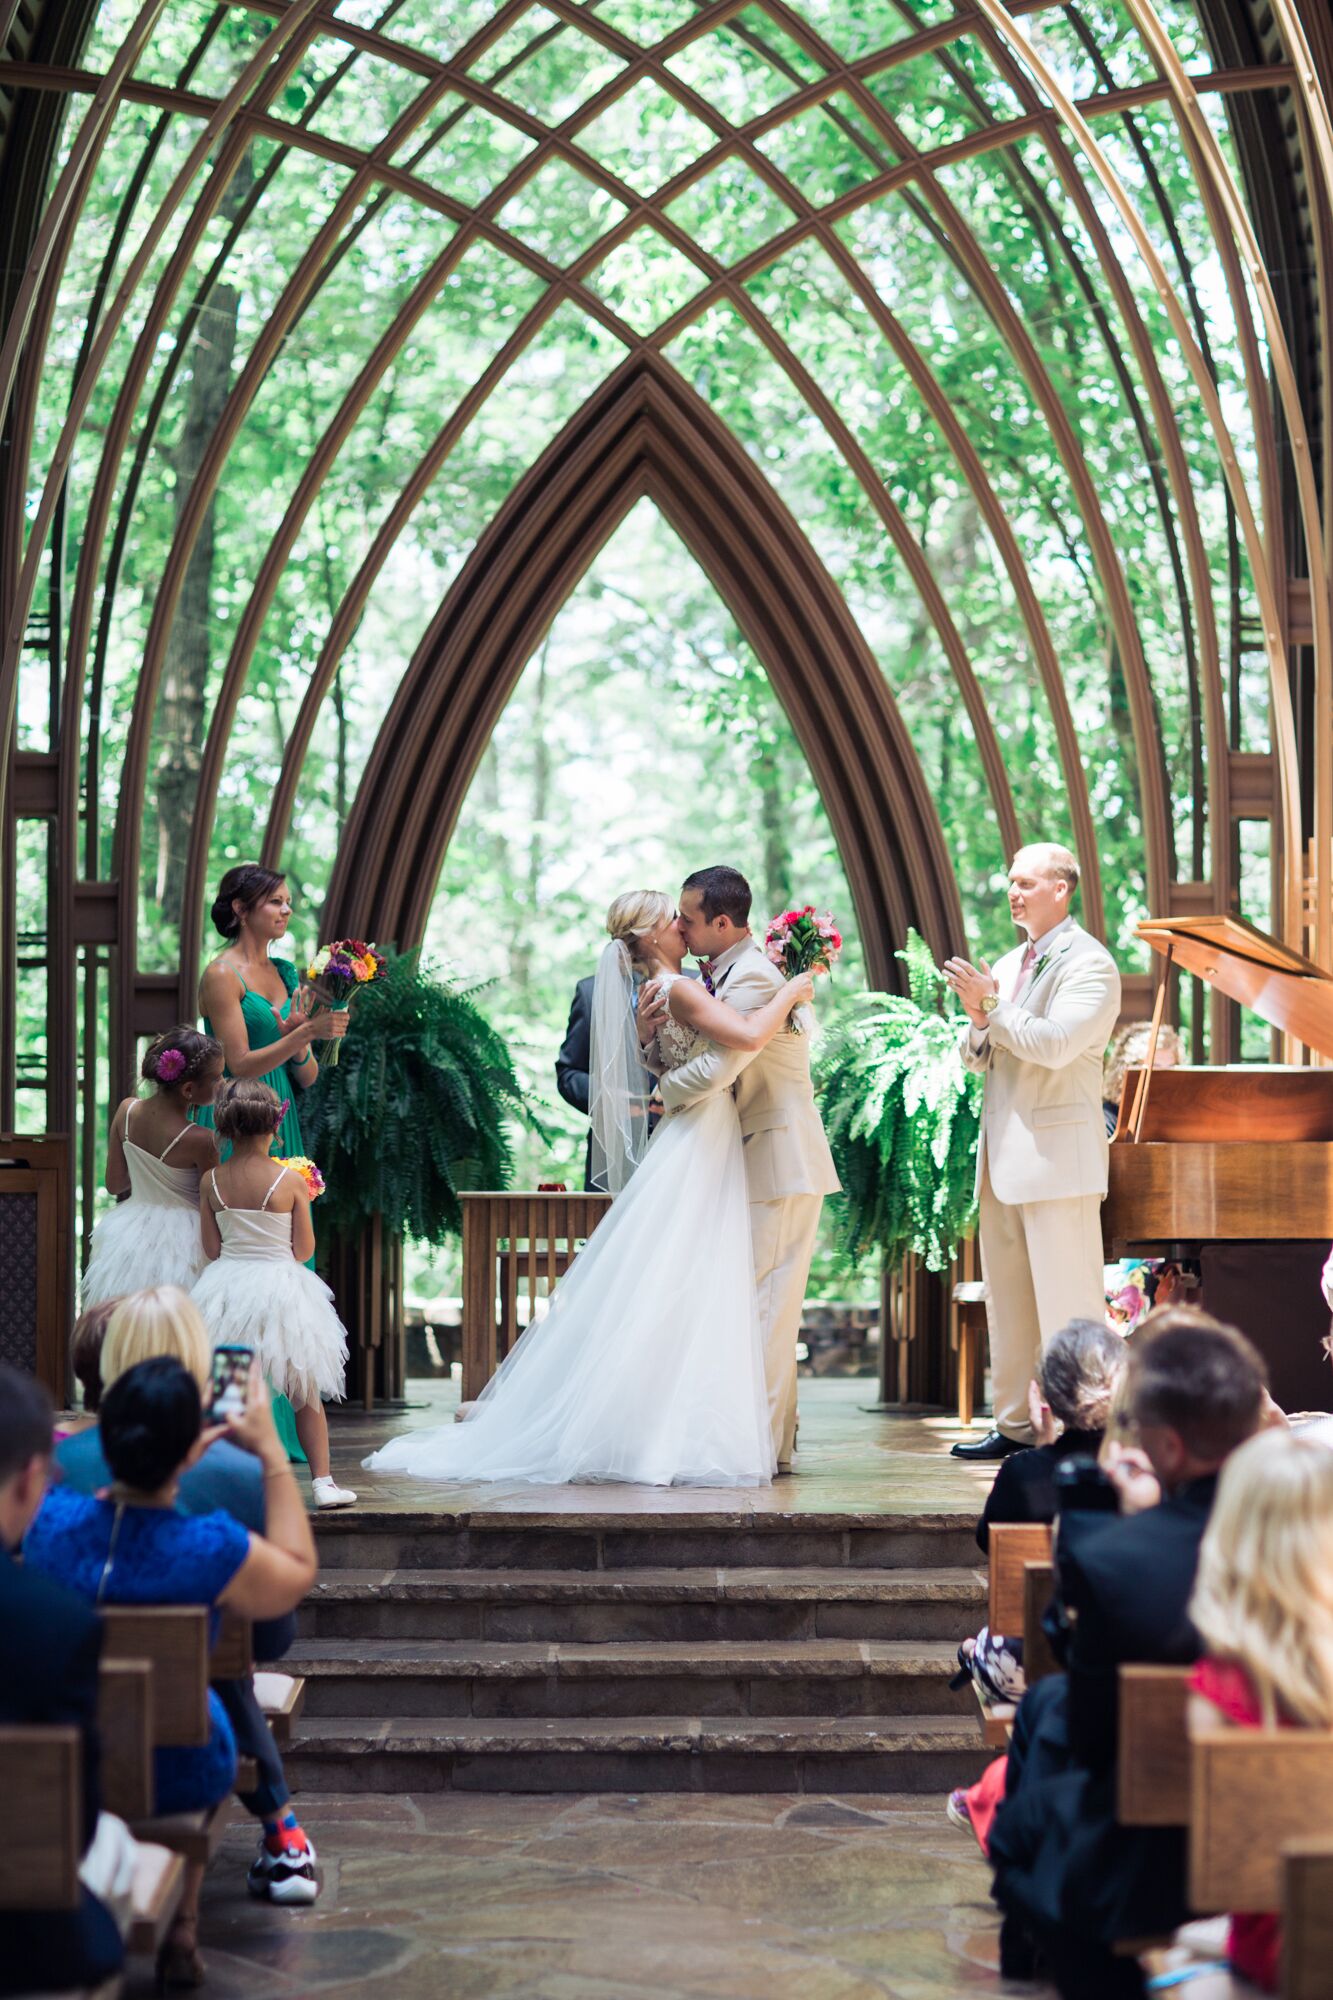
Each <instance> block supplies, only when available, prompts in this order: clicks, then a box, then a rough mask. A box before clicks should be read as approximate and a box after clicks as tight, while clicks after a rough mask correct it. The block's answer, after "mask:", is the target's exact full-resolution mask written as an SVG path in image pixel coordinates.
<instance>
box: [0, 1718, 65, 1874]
mask: <svg viewBox="0 0 1333 2000" xmlns="http://www.w3.org/2000/svg"><path fill="white" fill-rule="evenodd" d="M81 1766H82V1746H81V1744H80V1742H79V1732H78V1730H77V1729H70V1728H46V1727H42V1726H39V1725H37V1724H21V1723H14V1724H6V1725H4V1726H3V1727H0V1790H2V1791H3V1796H4V1800H5V1807H6V1812H7V1814H8V1815H9V1819H10V1825H11V1827H21V1828H22V1838H21V1839H18V1840H5V1841H0V1909H4V1910H76V1909H77V1908H78V1906H79V1845H80V1841H79V1835H80V1816H81V1813H82V1809H83V1808H82V1804H81V1800H80V1789H81V1784H82V1770H81Z"/></svg>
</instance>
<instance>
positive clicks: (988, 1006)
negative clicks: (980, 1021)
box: [981, 993, 1000, 1014]
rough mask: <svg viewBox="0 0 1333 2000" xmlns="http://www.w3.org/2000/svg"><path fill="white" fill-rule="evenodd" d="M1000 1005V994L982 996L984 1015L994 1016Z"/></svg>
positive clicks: (984, 994)
mask: <svg viewBox="0 0 1333 2000" xmlns="http://www.w3.org/2000/svg"><path fill="white" fill-rule="evenodd" d="M999 1004H1000V996H999V994H998V993H983V994H982V996H981V1011H982V1013H983V1014H993V1013H994V1012H995V1009H996V1008H997V1007H998V1006H999Z"/></svg>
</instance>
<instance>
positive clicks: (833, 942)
mask: <svg viewBox="0 0 1333 2000" xmlns="http://www.w3.org/2000/svg"><path fill="white" fill-rule="evenodd" d="M764 950H765V951H766V952H767V954H768V956H769V958H770V959H771V960H772V961H773V963H774V965H776V966H777V968H778V970H779V972H784V973H785V974H786V976H787V978H788V979H795V977H796V975H797V974H798V973H800V972H813V973H820V972H826V973H827V972H832V970H833V968H834V966H835V965H836V964H837V962H838V959H839V957H840V956H841V953H842V932H841V931H840V930H839V929H838V926H837V925H836V924H835V923H834V921H833V912H832V911H831V910H825V912H824V914H823V916H820V915H819V913H818V911H817V910H816V909H815V906H814V904H813V903H806V904H805V906H804V907H803V908H802V909H799V910H784V911H783V913H782V915H781V916H780V917H774V918H773V920H772V922H771V923H770V924H769V926H768V929H767V930H766V931H765V932H764ZM799 1012H800V1009H799V1008H798V1009H797V1010H796V1013H795V1014H793V1015H792V1018H791V1020H790V1022H789V1023H788V1026H789V1027H790V1029H791V1031H792V1033H793V1034H796V1035H799V1034H802V1033H804V1030H803V1029H802V1027H801V1025H800V1022H799V1020H798V1019H797V1014H799Z"/></svg>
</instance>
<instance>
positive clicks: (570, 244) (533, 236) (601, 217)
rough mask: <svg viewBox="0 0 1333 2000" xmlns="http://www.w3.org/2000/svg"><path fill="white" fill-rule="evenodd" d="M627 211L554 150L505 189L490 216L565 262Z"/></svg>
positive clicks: (542, 251)
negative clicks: (527, 176) (512, 190)
mask: <svg viewBox="0 0 1333 2000" xmlns="http://www.w3.org/2000/svg"><path fill="white" fill-rule="evenodd" d="M628 213H629V210H628V209H627V208H626V207H625V204H624V202H623V201H618V200H617V199H616V197H615V195H613V194H608V193H607V191H606V189H605V188H600V187H598V185H597V183H596V182H595V181H591V180H589V179H588V176H587V175H586V174H581V173H580V172H579V170H578V168H577V167H572V166H570V164H569V162H568V161H567V160H564V159H561V158H559V157H558V156H557V157H554V158H552V159H549V160H546V161H544V162H543V163H542V165H541V166H540V167H538V169H537V171H536V173H535V174H534V175H533V176H532V178H531V180H528V181H525V182H524V184H523V186H522V187H521V188H520V189H519V190H518V192H517V194H512V195H510V197H509V200H508V201H507V202H506V203H505V205H504V207H503V208H502V209H501V210H500V213H499V215H498V216H497V217H496V220H497V221H498V223H499V225H500V227H501V228H502V229H507V230H509V232H510V234H511V235H514V236H517V237H518V238H519V239H520V240H521V241H522V242H524V243H527V244H529V245H530V246H531V248H532V249H534V250H536V251H538V252H539V253H540V254H541V255H542V256H543V257H548V258H549V259H550V260H551V262H552V263H553V264H570V263H572V262H573V261H574V259H575V258H576V257H578V256H579V255H581V253H582V252H583V251H584V250H586V249H587V248H588V246H589V245H590V244H592V243H595V242H596V241H597V238H598V237H599V236H605V234H606V232H607V230H608V229H614V228H615V225H616V224H617V223H618V222H619V221H620V219H621V217H622V216H625V215H628Z"/></svg>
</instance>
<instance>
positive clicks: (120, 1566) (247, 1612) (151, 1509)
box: [24, 1355, 317, 1985]
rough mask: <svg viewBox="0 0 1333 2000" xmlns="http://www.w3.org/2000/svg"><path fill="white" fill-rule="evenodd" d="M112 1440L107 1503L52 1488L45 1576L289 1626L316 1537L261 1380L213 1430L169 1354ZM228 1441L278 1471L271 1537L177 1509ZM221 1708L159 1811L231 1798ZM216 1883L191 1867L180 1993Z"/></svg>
mask: <svg viewBox="0 0 1333 2000" xmlns="http://www.w3.org/2000/svg"><path fill="white" fill-rule="evenodd" d="M100 1431H101V1442H102V1450H103V1452H104V1454H105V1456H106V1462H107V1465H108V1467H109V1469H110V1472H111V1477H112V1482H113V1483H112V1484H111V1485H110V1486H109V1487H105V1488H103V1489H102V1491H101V1492H99V1493H97V1494H85V1493H76V1492H75V1491H73V1489H72V1488H70V1487H68V1486H56V1487H53V1488H52V1489H51V1491H50V1492H49V1493H48V1494H47V1496H46V1499H45V1500H44V1502H43V1503H42V1508H41V1511H40V1513H39V1514H38V1516H37V1518H36V1520H35V1521H34V1522H33V1524H32V1527H31V1528H30V1529H29V1530H28V1535H27V1539H26V1541H25V1543H24V1559H25V1561H26V1562H27V1563H28V1564H29V1565H30V1566H31V1567H32V1568H33V1569H34V1570H40V1571H43V1572H44V1573H45V1574H46V1575H47V1576H50V1577H54V1578H55V1579H56V1580H57V1581H58V1582H60V1583H63V1584H65V1585H66V1586H67V1587H68V1588H69V1589H71V1590H74V1591H77V1592H78V1594H79V1595H80V1596H82V1597H87V1598H89V1599H91V1600H92V1602H94V1603H95V1604H99V1605H100V1604H182V1605H183V1604H204V1605H207V1606H208V1607H209V1609H210V1611H212V1612H213V1613H214V1614H216V1612H217V1610H218V1607H219V1606H221V1605H223V1604H226V1605H228V1606H230V1607H231V1608H232V1609H234V1610H235V1611H237V1612H239V1613H240V1614H241V1616H242V1617H245V1618H279V1617H282V1616H283V1615H284V1613H286V1612H288V1611H292V1610H294V1609H295V1607H296V1606H297V1605H298V1604H299V1603H300V1601H301V1599H302V1598H303V1597H304V1596H305V1593H306V1591H307V1590H308V1589H309V1588H310V1586H311V1584H312V1583H313V1582H314V1580H315V1575H316V1570H317V1564H316V1560H315V1545H314V1538H313V1536H312V1534H311V1532H310V1522H309V1519H308V1517H307V1515H306V1511H305V1506H304V1504H303V1502H302V1499H301V1495H300V1491H299V1489H298V1487H297V1485H296V1480H295V1477H294V1475H293V1473H292V1470H291V1467H290V1465H289V1464H288V1461H287V1454H286V1452H285V1451H284V1450H283V1447H282V1445H281V1444H280V1442H279V1439H278V1434H277V1431H276V1430H275V1429H274V1425H273V1417H272V1413H271V1411H270V1409H269V1401H268V1395H267V1393H266V1391H265V1389H264V1386H263V1382H262V1379H261V1377H260V1375H259V1372H258V1370H257V1369H256V1370H254V1371H253V1372H252V1375H251V1381H250V1393H249V1401H248V1403H247V1407H246V1410H245V1414H244V1415H243V1416H242V1417H240V1418H236V1419H233V1420H232V1421H231V1422H230V1423H228V1424H226V1425H218V1426H215V1427H213V1428H211V1429H209V1430H204V1429H203V1427H202V1412H201V1406H200V1397H199V1385H198V1383H197V1382H196V1381H195V1379H194V1376H193V1375H191V1374H190V1372H189V1370H188V1369H186V1368H184V1367H182V1365H181V1363H180V1362H179V1361H176V1360H173V1359H171V1358H170V1357H168V1356H166V1355H159V1356H157V1357H156V1358H154V1359H153V1360H151V1361H141V1362H140V1363H139V1364H138V1366H137V1367H135V1368H131V1369H129V1370H128V1371H127V1372H126V1373H125V1374H124V1375H122V1376H120V1377H119V1379H118V1380H117V1381H115V1382H113V1383H112V1385H111V1387H110V1388H109V1389H108V1390H107V1392H106V1394H105V1396H104V1397H103V1399H102V1407H101V1412H100ZM224 1433H225V1435H226V1436H227V1437H228V1438H230V1439H231V1441H232V1442H233V1443H235V1444H239V1445H241V1446H243V1447H244V1448H245V1449H246V1450H249V1451H252V1452H254V1453H255V1454H256V1456H257V1457H258V1458H259V1459H260V1460H261V1462H262V1464H263V1466H264V1483H265V1502H266V1506H265V1522H264V1533H263V1535H262V1536H261V1535H253V1534H251V1533H250V1532H249V1530H248V1529H246V1528H243V1527H242V1526H241V1524H240V1522H239V1521H237V1520H236V1519H235V1517H234V1516H233V1515H231V1514H224V1513H221V1512H219V1513H213V1514H197V1515H193V1516H190V1515H186V1514H182V1513H180V1512H178V1510H177V1506H176V1499H177V1488H178V1485H179V1481H180V1475H181V1473H182V1472H184V1471H185V1470H186V1468H187V1467H188V1466H190V1465H192V1464H193V1463H194V1461H195V1459H196V1458H197V1457H198V1456H199V1454H200V1452H201V1450H203V1449H205V1448H206V1447H207V1445H208V1444H211V1443H212V1442H213V1440H214V1439H215V1438H217V1437H221V1436H222V1435H223V1434H224ZM216 1622H217V1621H216V1615H215V1617H214V1620H213V1623H214V1625H215V1626H216ZM208 1709H209V1724H210V1726H209V1734H208V1740H207V1742H205V1743H201V1744H198V1745H172V1746H167V1747H163V1748H161V1749H158V1750H157V1751H156V1752H155V1753H154V1786H155V1799H154V1806H155V1810H156V1811H157V1812H158V1813H177V1812H188V1811H197V1810H199V1809H200V1808H204V1807H208V1806H213V1805H216V1804H218V1803H219V1802H220V1801H221V1800H222V1799H225V1798H226V1796H227V1794H228V1792H229V1791H230V1790H231V1787H232V1783H233V1780H234V1778H235V1775H236V1743H235V1739H234V1737H233V1735H232V1731H231V1724H230V1723H229V1722H228V1720H227V1717H226V1714H225V1713H224V1711H223V1708H222V1704H221V1703H220V1701H219V1700H218V1697H217V1695H216V1694H215V1693H214V1692H213V1690H212V1689H211V1688H210V1689H209V1694H208ZM202 1880H203V1866H202V1864H200V1865H198V1866H191V1868H190V1869H189V1871H188V1873H187V1878H186V1890H185V1897H184V1900H183V1901H182V1904H181V1909H180V1914H179V1916H178V1917H177V1920H176V1924H175V1926H174V1928H173V1931H172V1935H171V1938H170V1939H169V1940H168V1943H167V1946H166V1948H165V1953H164V1965H163V1971H164V1975H165V1977H166V1978H167V1980H168V1981H169V1982H172V1983H176V1984H183V1985H195V1984H198V1981H199V1979H201V1978H202V1976H203V1972H202V1966H201V1965H200V1963H199V1958H198V1949H197V1928H198V1902H199V1887H200V1883H201V1882H202Z"/></svg>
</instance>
